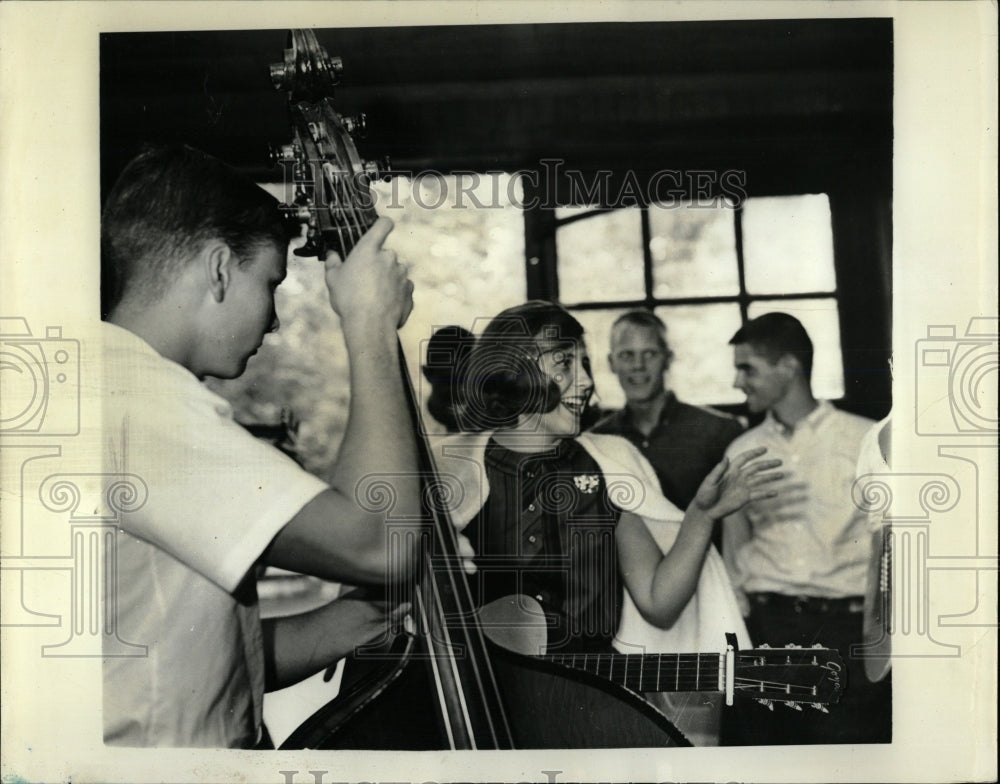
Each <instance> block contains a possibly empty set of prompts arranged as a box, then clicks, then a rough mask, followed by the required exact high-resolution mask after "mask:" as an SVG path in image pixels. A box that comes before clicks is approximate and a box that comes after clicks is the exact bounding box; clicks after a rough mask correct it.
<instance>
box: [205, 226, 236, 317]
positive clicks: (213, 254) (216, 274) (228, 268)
mask: <svg viewBox="0 0 1000 784" xmlns="http://www.w3.org/2000/svg"><path fill="white" fill-rule="evenodd" d="M201 256H202V264H203V265H204V268H205V275H206V278H207V280H208V289H209V291H210V292H211V293H212V299H214V300H215V301H216V302H222V301H223V300H224V299H225V298H226V292H227V291H229V286H230V284H231V283H232V272H233V267H234V266H235V265H236V256H235V255H234V254H233V252H232V250H231V249H230V248H229V246H228V245H227V244H226V243H224V242H222V241H221V240H213V241H211V242H208V243H206V244H205V246H204V247H203V248H202V251H201Z"/></svg>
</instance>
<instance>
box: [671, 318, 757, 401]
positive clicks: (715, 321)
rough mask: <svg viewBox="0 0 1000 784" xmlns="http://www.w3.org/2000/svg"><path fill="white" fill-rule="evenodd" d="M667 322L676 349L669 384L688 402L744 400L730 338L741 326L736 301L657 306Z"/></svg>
mask: <svg viewBox="0 0 1000 784" xmlns="http://www.w3.org/2000/svg"><path fill="white" fill-rule="evenodd" d="M656 315H657V316H659V317H660V318H661V319H663V321H664V323H666V325H667V341H668V342H669V343H670V348H671V349H672V350H673V352H674V361H673V364H672V365H671V366H670V372H669V373H668V376H667V383H668V384H669V386H670V387H671V388H672V389H673V390H674V392H676V393H677V397H678V398H680V399H681V400H683V401H685V402H686V403H697V404H700V405H712V404H714V403H742V402H743V393H742V392H740V391H739V390H737V389H733V378H734V375H735V371H734V370H733V347H732V346H730V345H729V338H731V337H732V336H733V334H734V333H735V332H736V330H738V329H739V328H740V326H741V321H740V309H739V306H738V305H736V304H735V303H733V304H728V303H726V304H718V305H678V306H673V307H663V308H657V309H656Z"/></svg>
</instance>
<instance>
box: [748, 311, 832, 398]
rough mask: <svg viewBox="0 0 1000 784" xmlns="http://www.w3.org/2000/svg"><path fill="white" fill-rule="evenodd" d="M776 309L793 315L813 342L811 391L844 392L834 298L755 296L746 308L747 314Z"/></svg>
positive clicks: (822, 395)
mask: <svg viewBox="0 0 1000 784" xmlns="http://www.w3.org/2000/svg"><path fill="white" fill-rule="evenodd" d="M772 311H779V312H781V313H788V314H789V315H791V316H795V318H797V319H798V320H799V321H801V322H802V326H803V327H805V328H806V332H808V333H809V337H810V338H811V339H812V342H813V371H812V391H813V394H814V395H815V396H816V397H817V398H821V399H829V400H837V399H839V398H842V397H843V396H844V360H843V357H842V355H841V351H840V316H839V315H838V313H837V301H836V300H835V299H832V298H831V299H802V300H771V301H768V300H758V301H757V302H753V303H751V304H750V307H749V308H747V315H749V316H750V318H757V316H761V315H763V314H764V313H770V312H772Z"/></svg>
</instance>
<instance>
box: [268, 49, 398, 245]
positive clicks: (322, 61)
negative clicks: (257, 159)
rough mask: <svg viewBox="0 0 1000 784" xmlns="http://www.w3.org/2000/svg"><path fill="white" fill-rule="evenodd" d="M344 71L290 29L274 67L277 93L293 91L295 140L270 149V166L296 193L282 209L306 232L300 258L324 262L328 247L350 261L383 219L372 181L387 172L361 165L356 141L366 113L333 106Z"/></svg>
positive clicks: (290, 102)
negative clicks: (349, 114)
mask: <svg viewBox="0 0 1000 784" xmlns="http://www.w3.org/2000/svg"><path fill="white" fill-rule="evenodd" d="M343 70H344V69H343V64H342V63H341V60H340V58H339V57H330V55H329V54H327V51H326V49H325V48H324V47H323V46H322V45H321V44H320V43H319V41H318V40H317V39H316V35H315V33H313V31H312V30H291V31H289V34H288V46H287V48H286V49H285V53H284V60H283V61H282V62H280V63H275V64H273V65H272V66H271V80H272V82H273V83H274V87H275V89H278V90H284V91H286V92H287V94H288V109H289V116H290V120H291V125H292V131H293V135H294V136H293V139H292V141H291V142H290V143H288V144H283V145H280V146H278V147H276V148H274V149H272V151H271V161H272V163H273V164H274V165H276V166H281V167H282V168H283V169H284V177H285V182H286V183H291V185H292V186H293V188H294V193H295V195H294V198H293V200H292V201H291V203H290V204H286V205H284V209H285V211H286V212H287V213H288V214H289V216H290V217H292V218H294V219H296V220H298V221H299V223H301V224H303V225H304V226H305V227H306V243H305V245H303V246H302V247H301V248H298V249H296V251H295V254H296V255H297V256H307V257H312V256H316V257H318V258H319V259H320V260H323V259H324V257H325V256H326V251H327V249H329V250H334V251H336V252H337V253H338V254H340V257H341V258H346V256H347V254H348V253H350V251H351V249H352V248H353V247H354V245H355V244H356V243H357V241H358V240H359V239H360V238H361V235H362V234H364V233H365V232H366V231H367V230H368V229H369V228H370V227H371V225H372V224H373V223H374V222H375V220H376V219H377V218H378V215H377V214H376V212H375V208H374V199H373V198H372V195H371V192H370V190H369V183H370V181H371V180H373V179H377V178H378V177H379V176H381V174H382V170H381V169H380V167H379V165H378V164H376V163H373V162H369V161H364V160H362V159H361V157H360V156H359V155H358V151H357V148H356V147H355V144H354V135H355V134H358V135H363V134H364V131H365V116H364V115H363V114H359V115H357V116H356V117H345V116H343V115H341V114H340V113H339V112H337V111H335V110H334V108H333V91H334V90H333V88H334V86H335V85H336V84H337V83H338V82H339V81H340V77H341V75H342V73H343Z"/></svg>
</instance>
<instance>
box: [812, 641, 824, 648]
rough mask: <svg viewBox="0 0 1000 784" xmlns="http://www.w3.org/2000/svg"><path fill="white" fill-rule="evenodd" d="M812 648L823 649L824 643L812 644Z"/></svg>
mask: <svg viewBox="0 0 1000 784" xmlns="http://www.w3.org/2000/svg"><path fill="white" fill-rule="evenodd" d="M812 647H813V648H822V647H823V643H821V642H814V643H813V644H812Z"/></svg>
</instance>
